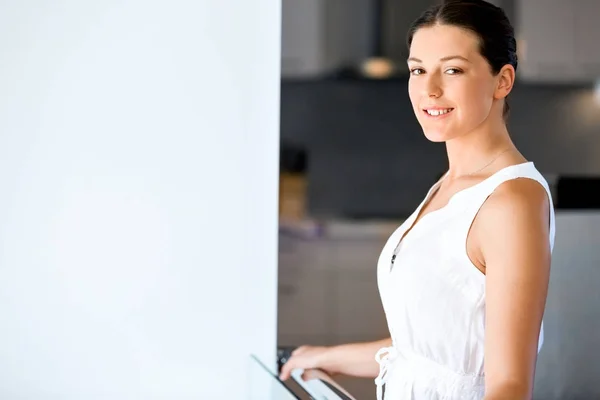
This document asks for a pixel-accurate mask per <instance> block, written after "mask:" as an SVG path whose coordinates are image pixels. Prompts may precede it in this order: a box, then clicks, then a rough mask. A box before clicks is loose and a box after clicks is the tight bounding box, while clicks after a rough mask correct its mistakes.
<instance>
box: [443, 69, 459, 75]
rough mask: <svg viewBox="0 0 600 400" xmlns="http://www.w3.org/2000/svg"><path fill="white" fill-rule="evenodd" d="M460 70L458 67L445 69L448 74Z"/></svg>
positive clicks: (453, 73) (454, 73)
mask: <svg viewBox="0 0 600 400" xmlns="http://www.w3.org/2000/svg"><path fill="white" fill-rule="evenodd" d="M461 72H462V71H461V70H460V69H458V68H448V69H447V70H446V73H447V74H448V75H456V74H460V73H461Z"/></svg>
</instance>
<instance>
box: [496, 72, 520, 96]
mask: <svg viewBox="0 0 600 400" xmlns="http://www.w3.org/2000/svg"><path fill="white" fill-rule="evenodd" d="M497 77H498V83H497V85H496V90H495V91H494V98H495V99H504V98H506V96H508V94H509V93H510V92H511V90H512V88H513V86H514V84H515V77H516V72H515V68H514V67H513V66H512V65H510V64H506V65H505V66H504V67H502V69H501V70H500V72H499V73H498V75H497Z"/></svg>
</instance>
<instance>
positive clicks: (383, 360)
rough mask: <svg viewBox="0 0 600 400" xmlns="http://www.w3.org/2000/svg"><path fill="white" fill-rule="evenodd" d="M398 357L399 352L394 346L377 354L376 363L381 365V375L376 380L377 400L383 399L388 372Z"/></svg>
mask: <svg viewBox="0 0 600 400" xmlns="http://www.w3.org/2000/svg"><path fill="white" fill-rule="evenodd" d="M397 357H398V350H397V349H396V348H395V347H394V346H390V347H384V348H381V349H379V351H378V352H377V354H375V361H377V364H379V375H377V378H375V385H377V400H382V399H383V385H385V382H386V380H387V373H388V370H389V368H390V366H391V365H392V363H393V362H394V360H395V359H396V358H397Z"/></svg>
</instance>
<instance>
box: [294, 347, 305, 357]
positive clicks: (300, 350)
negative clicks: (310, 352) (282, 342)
mask: <svg viewBox="0 0 600 400" xmlns="http://www.w3.org/2000/svg"><path fill="white" fill-rule="evenodd" d="M308 347H309V346H306V345H304V346H300V347H298V348H296V349H295V350H294V351H292V355H293V356H299V355H300V354H302V353H304V352H305V351H306V350H307V349H308Z"/></svg>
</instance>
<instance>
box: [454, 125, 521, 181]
mask: <svg viewBox="0 0 600 400" xmlns="http://www.w3.org/2000/svg"><path fill="white" fill-rule="evenodd" d="M507 149H509V150H508V151H506V152H504V151H505V150H507ZM513 150H516V148H515V146H514V144H513V142H512V140H511V139H510V135H509V134H508V130H507V128H506V125H505V124H504V121H502V122H498V123H496V124H487V125H482V126H480V127H479V128H477V129H475V130H474V131H472V132H470V133H468V134H466V135H463V136H460V137H458V138H455V139H452V140H449V141H447V142H446V151H447V153H448V165H449V172H448V178H450V179H454V178H458V177H461V176H465V175H469V174H472V173H474V172H476V171H478V170H479V169H481V168H483V167H485V168H483V170H482V171H481V172H484V170H488V169H490V168H491V167H492V165H493V164H495V162H496V161H497V160H494V157H498V156H499V155H500V154H501V153H502V152H504V153H503V154H502V155H500V157H499V158H502V157H503V156H505V155H507V154H508V153H510V152H512V151H513ZM492 160H494V161H492ZM491 161H492V163H491V164H492V165H489V166H486V164H488V163H490V162H491Z"/></svg>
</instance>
